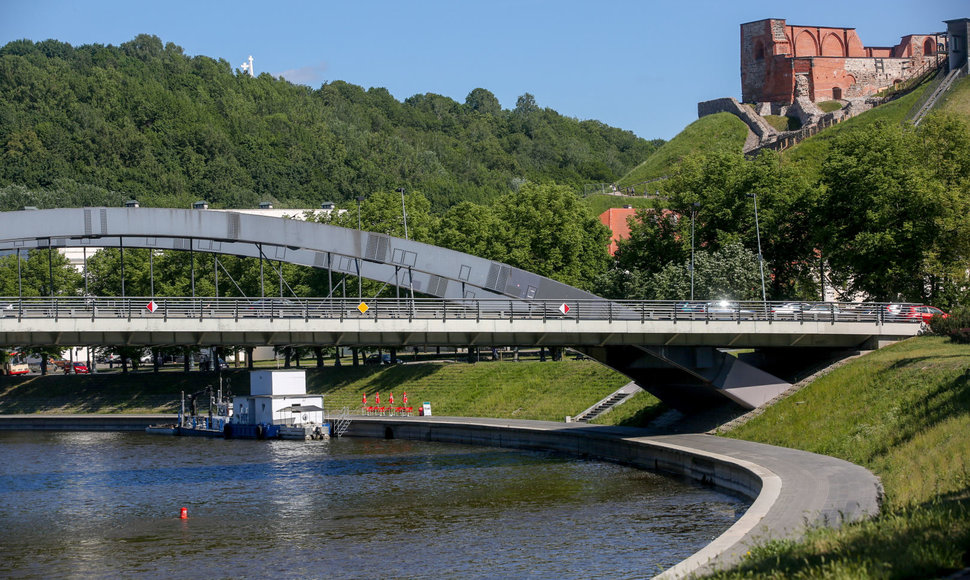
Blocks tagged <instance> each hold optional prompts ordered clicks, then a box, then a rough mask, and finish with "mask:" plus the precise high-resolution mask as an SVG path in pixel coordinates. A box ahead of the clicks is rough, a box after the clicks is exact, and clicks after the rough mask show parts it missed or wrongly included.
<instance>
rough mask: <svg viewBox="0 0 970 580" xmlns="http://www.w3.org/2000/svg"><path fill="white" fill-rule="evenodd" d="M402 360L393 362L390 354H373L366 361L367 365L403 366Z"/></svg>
mask: <svg viewBox="0 0 970 580" xmlns="http://www.w3.org/2000/svg"><path fill="white" fill-rule="evenodd" d="M402 362H404V361H402V360H401V359H399V358H397V359H394V361H393V362H392V361H391V355H389V354H372V355H370V356H368V357H367V358H365V359H364V364H365V365H375V366H376V365H389V364H401V363H402Z"/></svg>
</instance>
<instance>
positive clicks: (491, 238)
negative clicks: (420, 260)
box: [434, 201, 508, 261]
mask: <svg viewBox="0 0 970 580" xmlns="http://www.w3.org/2000/svg"><path fill="white" fill-rule="evenodd" d="M505 228H506V224H505V223H503V222H502V221H501V220H500V219H499V217H498V216H497V215H496V214H495V212H494V211H493V210H492V209H491V208H490V207H488V206H484V205H478V204H475V203H472V202H470V201H463V202H461V203H459V204H458V205H455V206H452V207H451V208H450V209H449V210H448V211H447V212H445V214H444V215H443V216H441V219H440V220H439V222H438V227H437V228H436V232H435V239H434V243H435V245H438V246H441V247H443V248H450V249H452V250H457V251H459V252H466V253H468V254H472V255H473V256H478V257H480V258H486V259H489V260H498V261H503V260H505V259H506V256H507V255H508V251H507V249H506V247H505V245H504V240H505V239H507V237H508V234H507V233H506V232H505Z"/></svg>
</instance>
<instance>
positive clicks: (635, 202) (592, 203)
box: [586, 194, 656, 215]
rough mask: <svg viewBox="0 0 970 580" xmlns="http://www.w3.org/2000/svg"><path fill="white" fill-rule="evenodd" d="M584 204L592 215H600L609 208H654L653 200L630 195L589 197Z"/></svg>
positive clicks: (597, 195)
mask: <svg viewBox="0 0 970 580" xmlns="http://www.w3.org/2000/svg"><path fill="white" fill-rule="evenodd" d="M586 204H587V205H589V207H590V209H592V211H593V215H600V214H601V213H603V212H604V211H606V210H607V209H609V208H611V207H623V206H625V205H632V206H633V207H635V208H642V207H655V206H656V203H655V198H646V197H643V196H631V195H602V194H596V195H590V196H588V197H587V198H586Z"/></svg>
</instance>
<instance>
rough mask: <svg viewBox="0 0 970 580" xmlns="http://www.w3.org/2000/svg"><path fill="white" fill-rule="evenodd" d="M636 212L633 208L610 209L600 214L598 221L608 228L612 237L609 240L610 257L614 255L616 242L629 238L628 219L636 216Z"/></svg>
mask: <svg viewBox="0 0 970 580" xmlns="http://www.w3.org/2000/svg"><path fill="white" fill-rule="evenodd" d="M636 213H637V210H636V208H634V207H631V206H626V207H611V208H610V209H608V210H606V211H604V212H603V213H601V214H600V221H601V222H603V225H604V226H606V227H608V228H610V231H612V232H613V237H612V238H611V239H610V255H611V256H612V255H614V254H616V248H617V245H616V242H617V240H625V239H627V238H629V237H630V221H629V220H630V218H634V217H635V216H636Z"/></svg>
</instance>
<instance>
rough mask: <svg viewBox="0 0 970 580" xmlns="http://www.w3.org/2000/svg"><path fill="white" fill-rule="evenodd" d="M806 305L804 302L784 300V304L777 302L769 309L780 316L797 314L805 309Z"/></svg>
mask: <svg viewBox="0 0 970 580" xmlns="http://www.w3.org/2000/svg"><path fill="white" fill-rule="evenodd" d="M806 307H808V305H807V304H805V303H804V302H785V303H784V304H779V305H778V306H774V307H772V309H771V313H772V314H775V315H781V316H797V315H798V314H799V313H801V312H803V311H805V310H806Z"/></svg>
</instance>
